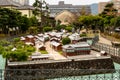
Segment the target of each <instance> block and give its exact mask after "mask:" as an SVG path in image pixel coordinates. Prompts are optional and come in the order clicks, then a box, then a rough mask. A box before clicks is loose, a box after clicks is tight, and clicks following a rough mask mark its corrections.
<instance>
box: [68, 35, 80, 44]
mask: <svg viewBox="0 0 120 80" xmlns="http://www.w3.org/2000/svg"><path fill="white" fill-rule="evenodd" d="M69 38H70V40H71V43H72V44H75V43H78V42H79V41H80V39H81V38H80V36H79V34H78V33H74V34H72V35H70V36H69Z"/></svg>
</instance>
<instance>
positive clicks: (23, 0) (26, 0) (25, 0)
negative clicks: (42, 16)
mask: <svg viewBox="0 0 120 80" xmlns="http://www.w3.org/2000/svg"><path fill="white" fill-rule="evenodd" d="M13 1H14V2H17V3H20V4H21V5H29V0H13Z"/></svg>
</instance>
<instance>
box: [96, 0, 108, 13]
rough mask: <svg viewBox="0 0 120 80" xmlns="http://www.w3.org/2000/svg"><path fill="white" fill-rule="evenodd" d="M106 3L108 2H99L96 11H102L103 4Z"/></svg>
mask: <svg viewBox="0 0 120 80" xmlns="http://www.w3.org/2000/svg"><path fill="white" fill-rule="evenodd" d="M107 4H108V2H100V3H99V4H98V13H102V12H103V10H104V9H105V6H106V5H107Z"/></svg>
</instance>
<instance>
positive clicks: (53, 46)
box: [51, 41, 62, 51]
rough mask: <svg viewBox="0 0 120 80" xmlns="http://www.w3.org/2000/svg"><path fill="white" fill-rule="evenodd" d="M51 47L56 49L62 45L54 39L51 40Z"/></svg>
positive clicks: (59, 48) (60, 48)
mask: <svg viewBox="0 0 120 80" xmlns="http://www.w3.org/2000/svg"><path fill="white" fill-rule="evenodd" d="M51 47H52V48H53V49H54V50H56V51H59V50H62V45H61V44H60V43H58V42H55V41H52V42H51Z"/></svg>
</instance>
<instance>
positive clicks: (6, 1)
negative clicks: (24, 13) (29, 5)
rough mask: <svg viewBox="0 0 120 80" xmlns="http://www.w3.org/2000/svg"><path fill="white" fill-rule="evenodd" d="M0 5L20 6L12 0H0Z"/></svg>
mask: <svg viewBox="0 0 120 80" xmlns="http://www.w3.org/2000/svg"><path fill="white" fill-rule="evenodd" d="M0 6H17V7H18V6H21V5H20V4H19V3H17V2H14V1H12V0H0Z"/></svg>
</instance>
